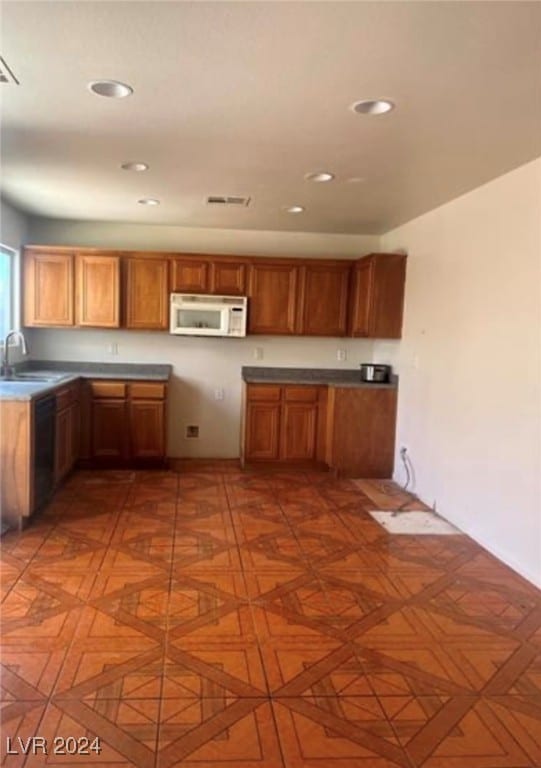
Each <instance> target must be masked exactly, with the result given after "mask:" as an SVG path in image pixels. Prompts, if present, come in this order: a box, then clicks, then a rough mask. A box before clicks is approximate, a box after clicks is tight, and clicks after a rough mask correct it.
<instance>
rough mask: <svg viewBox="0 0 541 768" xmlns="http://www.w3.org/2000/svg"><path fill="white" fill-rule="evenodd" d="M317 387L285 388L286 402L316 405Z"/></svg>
mask: <svg viewBox="0 0 541 768" xmlns="http://www.w3.org/2000/svg"><path fill="white" fill-rule="evenodd" d="M317 393H318V389H317V387H304V386H298V387H291V386H287V387H284V400H285V401H286V403H315V402H316V401H317Z"/></svg>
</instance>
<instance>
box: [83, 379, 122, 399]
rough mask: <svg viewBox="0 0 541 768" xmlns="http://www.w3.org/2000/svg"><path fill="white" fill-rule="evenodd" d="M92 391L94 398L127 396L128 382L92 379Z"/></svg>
mask: <svg viewBox="0 0 541 768" xmlns="http://www.w3.org/2000/svg"><path fill="white" fill-rule="evenodd" d="M90 391H91V393H92V397H93V398H102V397H103V398H116V397H119V398H122V397H126V384H125V382H123V381H91V382H90Z"/></svg>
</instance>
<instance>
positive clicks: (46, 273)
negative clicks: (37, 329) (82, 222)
mask: <svg viewBox="0 0 541 768" xmlns="http://www.w3.org/2000/svg"><path fill="white" fill-rule="evenodd" d="M23 275H24V282H23V304H24V311H23V314H24V324H25V325H35V326H40V325H43V326H55V325H73V320H74V316H73V254H72V253H68V252H66V253H64V252H59V253H54V251H47V252H37V251H32V249H26V251H25V254H24V266H23Z"/></svg>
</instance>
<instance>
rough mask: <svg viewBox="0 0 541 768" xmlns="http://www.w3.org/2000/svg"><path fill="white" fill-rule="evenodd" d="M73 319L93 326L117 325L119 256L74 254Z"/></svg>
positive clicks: (113, 326) (118, 317) (84, 324)
mask: <svg viewBox="0 0 541 768" xmlns="http://www.w3.org/2000/svg"><path fill="white" fill-rule="evenodd" d="M75 323H76V325H81V326H90V327H93V328H118V326H119V325H120V256H118V255H117V254H87V253H78V254H77V255H76V257H75Z"/></svg>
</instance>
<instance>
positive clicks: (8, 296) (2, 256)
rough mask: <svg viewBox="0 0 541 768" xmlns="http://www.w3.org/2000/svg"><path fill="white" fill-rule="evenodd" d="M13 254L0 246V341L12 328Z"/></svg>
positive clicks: (8, 249) (13, 313)
mask: <svg viewBox="0 0 541 768" xmlns="http://www.w3.org/2000/svg"><path fill="white" fill-rule="evenodd" d="M14 264H15V252H14V251H12V250H11V248H6V246H4V245H0V340H1V339H5V337H6V333H7V332H8V331H10V330H11V329H12V328H13V320H14V315H15V312H14V292H15V291H14V284H15V275H14V272H15V268H14Z"/></svg>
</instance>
